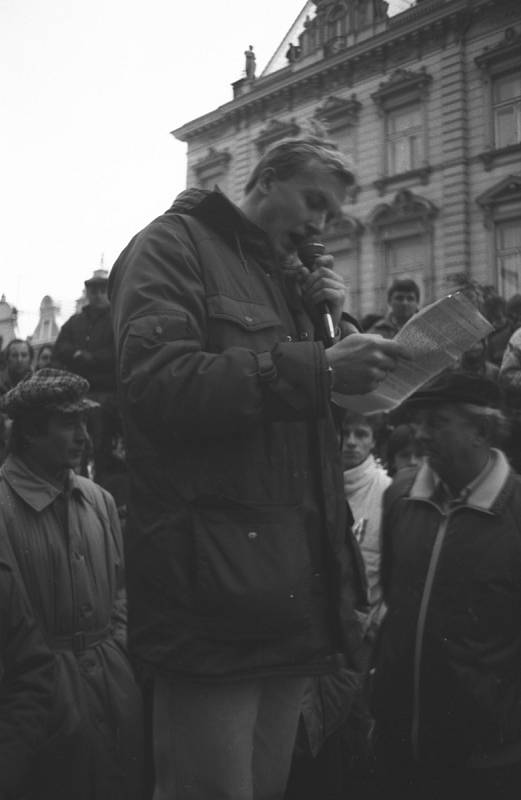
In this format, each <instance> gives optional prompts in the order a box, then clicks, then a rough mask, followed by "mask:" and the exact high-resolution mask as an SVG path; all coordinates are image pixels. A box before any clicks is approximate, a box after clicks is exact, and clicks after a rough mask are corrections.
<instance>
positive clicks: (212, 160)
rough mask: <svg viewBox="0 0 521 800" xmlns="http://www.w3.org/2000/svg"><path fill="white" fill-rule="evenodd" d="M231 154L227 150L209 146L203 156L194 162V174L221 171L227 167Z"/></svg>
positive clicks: (199, 174) (200, 174)
mask: <svg viewBox="0 0 521 800" xmlns="http://www.w3.org/2000/svg"><path fill="white" fill-rule="evenodd" d="M230 159H231V154H230V153H229V152H228V151H227V150H216V149H215V147H210V148H209V149H208V153H207V155H206V156H204V158H201V159H200V160H199V161H197V162H196V163H195V164H194V170H195V172H196V174H197V175H198V176H199V177H201V176H202V175H203V174H204V173H216V174H218V173H221V172H224V170H225V169H226V168H227V166H228V163H229V161H230Z"/></svg>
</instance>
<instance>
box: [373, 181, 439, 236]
mask: <svg viewBox="0 0 521 800" xmlns="http://www.w3.org/2000/svg"><path fill="white" fill-rule="evenodd" d="M437 213H438V209H437V207H436V206H435V205H434V203H432V202H431V201H430V200H427V198H425V197H421V196H420V195H418V194H415V193H414V192H411V191H410V190H409V189H401V190H400V191H399V192H396V194H395V196H394V199H393V201H392V203H380V204H379V205H377V206H376V208H375V209H373V211H372V213H371V214H370V216H369V224H370V225H371V227H372V228H373V229H374V230H376V231H377V232H378V231H380V232H381V230H382V229H383V228H388V227H393V226H396V225H402V224H404V223H410V222H420V223H422V225H423V226H424V227H425V228H427V227H428V226H430V224H431V222H432V220H433V218H434V217H435V216H436V215H437Z"/></svg>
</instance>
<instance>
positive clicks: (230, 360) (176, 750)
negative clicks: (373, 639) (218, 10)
mask: <svg viewBox="0 0 521 800" xmlns="http://www.w3.org/2000/svg"><path fill="white" fill-rule="evenodd" d="M353 180H354V178H353V174H352V171H351V170H350V168H349V164H348V163H347V162H346V159H345V157H344V156H343V155H342V154H341V153H340V151H339V150H338V149H337V148H335V146H334V145H331V144H330V143H329V142H324V141H322V140H319V139H316V138H311V137H310V138H308V139H301V140H286V141H282V142H279V143H277V144H276V145H275V146H274V147H273V148H271V149H270V150H268V151H266V153H265V154H264V155H263V157H262V158H261V160H260V161H259V162H258V164H257V165H256V167H255V168H254V170H253V172H252V174H251V176H250V178H249V180H248V182H247V184H246V188H245V194H244V197H243V199H242V201H241V203H240V205H239V206H237V205H234V204H233V203H232V202H231V201H230V200H228V199H227V198H226V197H225V195H223V194H222V193H221V192H220V191H217V190H216V191H206V190H199V189H195V190H188V191H186V192H184V193H182V194H181V195H180V197H179V198H177V200H176V201H175V202H174V205H173V206H172V208H171V209H169V211H167V212H166V213H165V214H163V215H162V216H161V217H159V218H158V219H157V220H155V221H154V222H152V223H151V224H150V225H148V226H147V227H146V228H145V229H144V230H143V231H141V232H140V233H138V234H137V235H136V236H135V237H134V238H133V239H132V240H131V242H130V243H129V244H128V245H127V247H126V248H125V249H124V250H123V252H122V254H121V255H120V256H119V258H118V260H117V261H116V263H115V265H114V267H113V270H112V273H111V279H110V299H111V307H112V314H113V321H114V330H115V340H116V349H117V358H118V388H119V396H120V397H121V401H122V411H123V417H124V425H125V433H126V437H125V438H126V445H127V460H128V465H129V471H130V475H131V491H130V498H131V501H130V507H129V515H128V519H127V527H126V532H125V535H126V547H127V550H126V553H127V567H128V587H129V598H130V609H131V615H130V620H129V621H130V626H129V631H130V642H131V646H132V652H133V655H134V657H135V659H136V661H137V663H139V664H140V665H141V667H142V668H143V669H145V670H146V671H147V673H148V675H149V676H152V680H153V683H154V720H153V724H154V734H153V736H154V748H155V757H156V789H155V794H154V800H170V799H171V798H172V797H176V799H177V800H188V799H189V798H190V799H192V798H194V799H195V798H217V797H219V798H221V800H252V799H253V798H255V800H268V799H269V800H273V798H280V797H282V795H283V793H284V788H285V785H286V781H287V776H288V772H289V767H290V762H291V756H292V751H293V746H294V741H295V736H296V730H297V725H298V721H299V716H300V711H301V704H302V698H303V695H304V692H305V690H306V686H307V685H308V682H309V679H310V677H311V676H316V675H325V674H328V673H331V674H337V673H338V671H339V669H340V668H341V665H342V667H343V668H347V669H350V670H352V671H353V673H357V672H358V671H359V670H360V668H361V666H362V662H361V651H362V637H361V630H360V625H359V622H358V619H357V616H356V613H355V597H354V594H355V592H354V587H353V576H354V573H355V566H354V561H353V555H352V552H351V549H350V546H349V538H348V536H347V534H348V532H349V529H348V516H347V507H346V503H345V500H344V497H343V492H342V470H341V463H340V453H339V451H338V439H337V431H336V429H335V426H334V423H333V418H332V412H331V407H330V392H331V390H332V388H334V389H335V390H337V391H340V392H343V393H350V392H351V393H364V392H367V391H369V390H370V389H372V388H374V387H375V386H376V385H377V382H378V381H380V380H383V378H384V377H385V375H386V374H387V371H388V370H392V369H394V368H395V366H396V361H397V358H398V357H399V356H400V355H401V354H402V353H403V349H402V348H401V347H400V346H399V345H398V344H397V343H395V342H388V341H385V340H384V339H382V338H381V337H376V336H368V335H364V334H360V333H351V334H350V335H349V336H346V337H345V338H343V339H340V338H339V336H337V337H336V338H335V342H334V343H333V344H331V346H329V347H328V348H325V347H324V344H323V342H322V341H320V340H318V338H317V337H316V335H315V331H316V330H317V329H318V328H319V326H320V323H321V320H322V317H323V314H322V310H323V308H322V304H323V303H324V302H325V303H327V305H328V307H329V311H330V313H331V317H332V320H333V323H334V328H335V329H336V328H337V327H338V326H339V323H340V319H341V313H342V308H343V305H344V301H345V287H344V284H343V281H342V280H341V278H340V277H339V276H338V275H337V274H336V273H335V272H334V270H333V259H332V257H331V256H329V255H323V256H321V257H319V258H317V259H316V262H315V264H314V265H313V266H314V269H313V271H310V270H309V269H306V268H305V267H304V266H302V267H299V269H297V270H293V269H291V270H290V271H287V270H286V266H287V264H288V262H289V261H290V260H291V259H292V258H293V257H294V256H295V254H296V252H297V250H298V248H299V247H300V246H301V245H304V244H306V243H308V242H310V241H311V242H315V241H317V238H318V239H319V238H320V237H321V235H322V234H323V233H324V231H325V229H326V226H327V224H328V223H329V222H330V221H331V220H333V219H335V218H337V217H338V215H339V214H340V213H341V208H342V204H343V203H344V202H345V200H346V196H347V191H348V188H349V187H350V186H352V184H353ZM404 355H405V354H404Z"/></svg>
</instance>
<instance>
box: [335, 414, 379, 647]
mask: <svg viewBox="0 0 521 800" xmlns="http://www.w3.org/2000/svg"><path fill="white" fill-rule="evenodd" d="M373 425H374V423H373V421H372V419H371V417H370V416H369V417H364V416H363V415H362V414H355V413H351V412H348V413H347V414H346V416H345V417H344V420H343V423H342V466H343V469H344V496H345V498H346V500H347V502H348V505H349V508H350V509H351V513H352V515H353V519H354V522H353V533H354V535H355V538H356V540H357V542H358V545H359V547H360V551H361V553H362V558H363V560H364V565H365V570H366V575H367V585H368V595H369V614H368V616H367V618H366V619H365V620H364V628H365V634H366V637H368V638H369V639H370V640H371V641H374V638H375V636H376V632H377V630H378V627H379V625H380V622H381V621H382V619H383V615H384V613H385V607H384V604H383V601H382V588H381V585H380V549H381V547H380V524H381V516H382V500H383V495H384V492H385V490H386V489H387V487H388V486H389V484H390V483H391V479H390V477H389V475H388V474H387V472H386V471H385V469H384V468H383V467H382V466H381V465H380V464H379V463H378V462H377V461H376V459H375V457H374V455H373V451H374V447H375V444H376V442H375V435H374V431H375V429H374V427H373Z"/></svg>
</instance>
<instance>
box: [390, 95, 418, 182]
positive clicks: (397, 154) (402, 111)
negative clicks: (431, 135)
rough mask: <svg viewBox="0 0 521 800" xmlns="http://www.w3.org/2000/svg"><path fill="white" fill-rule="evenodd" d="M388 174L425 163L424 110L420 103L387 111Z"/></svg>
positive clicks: (396, 173)
mask: <svg viewBox="0 0 521 800" xmlns="http://www.w3.org/2000/svg"><path fill="white" fill-rule="evenodd" d="M386 123H387V124H386V127H387V174H388V175H398V174H399V173H401V172H408V171H409V170H413V169H419V168H420V167H421V166H422V163H423V126H422V110H421V107H420V105H419V104H416V105H414V106H406V107H404V108H397V109H395V110H393V111H388V112H387V119H386Z"/></svg>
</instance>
